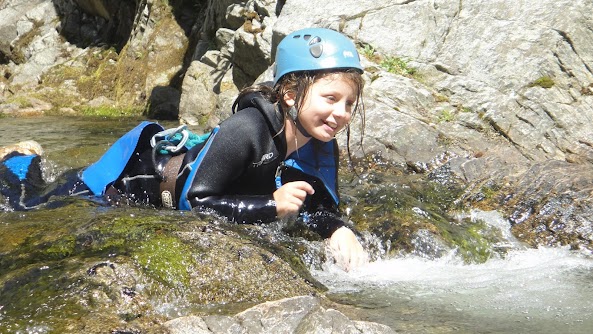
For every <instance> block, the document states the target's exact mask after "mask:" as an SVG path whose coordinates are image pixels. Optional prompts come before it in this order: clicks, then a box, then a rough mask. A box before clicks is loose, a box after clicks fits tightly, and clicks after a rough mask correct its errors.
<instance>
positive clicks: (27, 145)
mask: <svg viewBox="0 0 593 334" xmlns="http://www.w3.org/2000/svg"><path fill="white" fill-rule="evenodd" d="M15 151H16V152H19V153H22V154H24V155H30V154H37V155H43V148H42V147H41V145H39V143H38V142H36V141H34V140H26V141H22V142H19V143H16V144H13V145H7V146H2V147H0V160H2V158H4V157H5V156H6V155H7V154H9V153H11V152H15Z"/></svg>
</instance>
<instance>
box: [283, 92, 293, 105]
mask: <svg viewBox="0 0 593 334" xmlns="http://www.w3.org/2000/svg"><path fill="white" fill-rule="evenodd" d="M282 100H283V102H284V105H285V106H287V107H294V105H295V104H296V94H295V93H294V92H292V91H289V92H287V93H286V94H284V96H283V97H282Z"/></svg>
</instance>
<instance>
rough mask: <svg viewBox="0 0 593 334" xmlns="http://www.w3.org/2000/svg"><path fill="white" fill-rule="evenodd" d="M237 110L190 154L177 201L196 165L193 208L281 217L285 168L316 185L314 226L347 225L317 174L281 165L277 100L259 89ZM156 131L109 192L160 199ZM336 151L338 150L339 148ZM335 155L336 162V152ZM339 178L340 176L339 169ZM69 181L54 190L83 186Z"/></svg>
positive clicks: (238, 218)
mask: <svg viewBox="0 0 593 334" xmlns="http://www.w3.org/2000/svg"><path fill="white" fill-rule="evenodd" d="M237 110H238V111H237V112H236V113H235V114H233V115H232V116H231V117H229V118H228V119H226V120H225V121H223V122H222V123H221V124H220V126H219V128H218V131H217V132H216V134H215V137H213V138H212V140H211V142H210V146H209V147H208V149H207V150H206V151H204V149H203V147H202V146H203V144H202V145H198V146H195V147H193V148H191V149H190V150H189V151H187V152H186V153H185V156H184V159H183V163H182V164H181V167H180V174H179V177H178V178H177V181H176V186H175V189H176V191H175V193H176V196H177V198H176V200H177V201H179V194H180V193H181V192H182V190H183V188H184V187H185V186H186V183H187V181H188V176H189V175H190V172H191V169H192V168H197V170H196V172H195V177H194V178H193V180H191V183H190V184H189V186H187V187H188V188H187V189H186V195H187V200H188V201H189V204H190V206H191V208H192V209H193V210H206V211H207V210H214V211H216V212H217V213H219V214H221V215H223V216H225V217H227V218H228V219H229V220H231V221H233V222H237V223H261V222H263V223H265V222H271V221H274V220H276V204H275V202H274V199H273V192H274V191H275V190H276V189H277V188H276V183H275V177H276V175H277V172H278V171H279V170H281V171H282V182H283V183H285V182H288V181H295V180H304V181H307V182H309V183H310V184H311V185H312V186H313V188H314V189H315V194H314V195H311V196H307V199H306V201H305V205H304V207H303V210H304V211H306V212H308V213H309V215H307V219H306V220H307V223H308V224H309V225H310V227H312V228H313V229H314V230H315V231H317V232H318V233H319V234H320V235H322V236H324V237H328V236H329V235H331V233H333V231H334V230H335V229H337V228H339V227H340V226H343V225H344V223H343V222H342V221H341V220H340V219H339V217H338V216H337V205H336V203H335V201H334V200H333V199H332V197H331V195H330V194H329V193H328V191H327V190H326V188H325V186H324V185H323V183H322V182H321V181H320V180H319V179H318V178H316V177H313V176H310V175H307V174H305V173H302V172H300V171H297V170H293V169H287V168H284V167H282V162H283V161H284V158H285V156H286V147H287V145H286V137H285V134H284V116H283V115H282V114H281V113H280V112H278V111H277V110H276V109H275V108H274V105H273V104H271V103H270V102H268V101H267V100H266V99H264V98H263V97H261V96H260V95H259V94H251V95H248V96H246V97H244V98H243V99H242V100H241V101H239V104H238V109H237ZM151 135H152V133H151V132H150V131H148V132H146V134H144V133H143V135H142V137H145V138H142V137H141V138H140V140H139V144H138V147H137V148H136V152H135V153H134V154H133V156H132V158H131V159H130V160H129V162H128V164H127V165H126V168H125V169H124V172H123V173H122V175H121V176H120V177H119V178H118V180H116V182H115V183H113V186H112V187H111V192H110V193H109V192H108V195H110V196H113V195H116V196H117V193H119V195H123V196H126V197H127V198H128V199H133V200H134V201H135V202H140V203H147V204H152V205H155V206H158V205H159V204H160V202H161V198H160V191H159V184H160V179H159V177H157V176H156V172H155V167H154V164H153V163H152V161H151V156H152V150H151V147H150V145H149V144H148V141H149V140H147V138H146V137H150V136H151ZM311 140H315V139H311ZM334 145H336V144H335V141H334ZM320 146H321V145H320ZM334 151H335V152H337V147H336V148H335V150H334ZM198 154H203V157H201V162H200V164H199V165H196V164H194V165H192V164H191V162H192V161H194V160H195V159H196V156H197V155H198ZM332 158H333V159H335V164H336V167H337V163H338V161H337V154H336V156H332ZM161 159H162V160H163V161H160V162H157V166H159V165H164V164H165V163H166V160H167V159H168V157H166V156H165V157H161ZM149 162H150V163H149ZM190 167H191V168H190ZM157 169H158V167H157ZM336 170H337V168H336ZM70 174H71V175H72V173H70ZM334 177H335V178H337V173H336V175H335V176H334ZM64 183H65V184H66V186H61V187H58V188H59V191H56V190H53V191H51V194H52V195H55V194H58V195H59V194H61V195H70V194H72V192H73V189H70V188H72V187H74V189H75V190H76V192H80V191H81V190H84V189H82V188H84V187H81V185H80V180H77V179H76V178H72V177H70V178H68V181H65V182H64ZM114 189H115V190H117V193H114V191H113V190H114ZM15 190H16V189H15ZM47 197H48V196H44V199H46V198H47ZM35 202H39V200H36V201H35ZM16 209H18V207H17V208H16ZM21 209H22V208H21Z"/></svg>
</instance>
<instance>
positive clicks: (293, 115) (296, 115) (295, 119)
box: [288, 106, 311, 138]
mask: <svg viewBox="0 0 593 334" xmlns="http://www.w3.org/2000/svg"><path fill="white" fill-rule="evenodd" d="M288 116H290V118H291V119H292V121H293V122H294V124H295V125H296V127H297V129H298V130H299V132H300V133H301V134H302V135H303V136H305V137H306V138H311V135H310V134H309V132H307V130H305V128H304V127H303V125H302V124H301V121H299V113H298V111H297V110H296V108H295V107H294V106H291V107H290V108H289V109H288Z"/></svg>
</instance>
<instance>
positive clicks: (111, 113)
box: [81, 106, 144, 117]
mask: <svg viewBox="0 0 593 334" xmlns="http://www.w3.org/2000/svg"><path fill="white" fill-rule="evenodd" d="M143 112H144V107H141V106H137V107H135V106H126V107H112V106H99V107H82V108H81V113H82V114H83V115H84V116H101V117H122V116H139V115H142V113H143Z"/></svg>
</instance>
